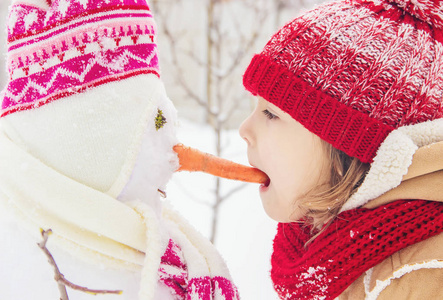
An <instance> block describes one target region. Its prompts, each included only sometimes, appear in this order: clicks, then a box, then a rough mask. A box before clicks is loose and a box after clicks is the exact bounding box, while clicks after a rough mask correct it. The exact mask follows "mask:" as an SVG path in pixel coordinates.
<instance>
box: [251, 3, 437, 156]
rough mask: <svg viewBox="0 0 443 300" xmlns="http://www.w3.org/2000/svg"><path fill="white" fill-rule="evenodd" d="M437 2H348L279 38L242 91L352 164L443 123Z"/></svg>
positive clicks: (293, 25) (319, 11) (308, 17)
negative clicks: (429, 124) (420, 128)
mask: <svg viewBox="0 0 443 300" xmlns="http://www.w3.org/2000/svg"><path fill="white" fill-rule="evenodd" d="M442 18H443V2H442V1H440V0H421V1H408V0H392V1H379V0H373V1H369V0H345V1H340V2H335V3H329V4H325V5H322V6H319V7H318V8H316V9H314V10H312V11H310V12H308V13H306V14H304V15H303V16H301V17H299V18H296V19H294V20H293V21H292V22H290V23H288V24H287V25H285V26H284V27H282V28H281V29H280V31H278V32H277V33H276V34H275V35H274V36H273V37H272V38H271V39H270V40H269V42H268V43H267V45H266V46H265V48H264V49H263V51H262V52H261V53H260V54H257V55H255V56H254V58H253V59H252V61H251V63H250V65H249V67H248V68H247V70H246V72H245V74H244V85H245V87H246V89H247V90H249V91H250V92H252V93H253V94H254V95H258V96H261V97H263V98H265V99H266V100H267V101H269V102H271V103H273V104H275V105H276V106H278V107H279V108H281V109H282V110H283V111H285V112H287V113H288V114H290V115H291V116H292V117H293V118H294V119H295V120H297V121H298V122H300V123H301V124H303V125H304V126H305V127H306V128H307V129H309V130H310V131H312V132H313V133H315V134H316V135H318V136H320V137H321V138H322V139H323V140H325V141H327V142H329V143H331V144H332V145H333V146H334V147H335V148H338V149H340V150H342V151H344V152H345V153H347V154H348V155H350V156H352V157H357V158H359V159H360V160H361V161H363V162H372V161H373V159H374V157H375V155H376V152H377V150H378V149H379V147H380V145H381V143H382V142H383V141H384V140H385V138H386V137H387V136H388V134H389V133H390V132H392V131H393V130H395V129H397V128H399V127H402V126H405V125H413V124H417V123H422V122H425V121H430V120H435V119H439V118H443V101H442V97H443V46H442V42H443V35H442V28H443V19H442Z"/></svg>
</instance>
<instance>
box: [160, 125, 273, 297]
mask: <svg viewBox="0 0 443 300" xmlns="http://www.w3.org/2000/svg"><path fill="white" fill-rule="evenodd" d="M178 138H179V140H180V142H182V143H183V144H185V145H188V146H191V147H195V148H198V149H200V150H203V151H206V152H209V153H214V142H213V140H214V136H213V133H212V131H211V129H210V128H209V127H205V126H201V125H197V124H194V123H191V122H189V121H186V120H181V121H180V127H179V131H178ZM223 145H224V149H225V152H224V153H223V154H222V156H223V157H224V158H228V159H231V160H233V161H236V162H239V163H243V164H248V162H247V157H246V143H245V142H244V141H243V140H242V139H241V138H240V136H239V134H238V132H237V130H232V131H227V132H225V133H224V137H223ZM239 184H242V183H238V182H235V181H229V180H223V182H222V189H223V191H224V193H227V192H229V191H230V190H231V189H233V188H236V187H237V186H238V185H239ZM213 189H214V178H213V177H212V176H209V175H206V174H201V173H188V172H186V173H185V172H183V173H176V174H175V175H174V177H173V179H172V181H171V182H170V183H169V184H168V187H167V195H168V199H169V200H170V201H171V202H172V203H173V204H174V206H175V207H176V208H177V209H178V210H180V211H181V213H182V214H183V215H184V216H185V217H186V218H187V219H188V220H189V221H190V223H191V224H193V225H194V226H195V227H196V228H197V229H198V230H199V231H200V232H202V233H203V234H204V235H205V236H209V234H210V227H211V218H212V212H211V210H210V208H209V207H208V203H211V201H212V199H213V195H212V190H213ZM275 228H276V222H274V221H272V220H271V219H270V218H269V217H267V215H266V214H265V212H264V210H263V208H262V206H261V201H260V197H259V193H258V185H257V184H246V186H245V188H243V189H242V190H241V191H239V192H237V193H235V194H234V195H233V196H231V197H230V198H229V199H227V200H226V202H224V204H222V206H221V211H220V215H219V230H218V232H217V238H216V242H215V244H216V247H217V248H218V249H219V251H220V253H221V254H222V256H223V257H224V258H225V260H226V262H227V264H228V267H229V269H230V271H231V275H232V277H233V279H234V281H235V283H236V284H237V286H238V288H239V291H240V296H241V298H242V299H245V300H274V299H278V297H277V295H276V294H275V292H274V291H273V288H272V284H271V279H270V277H269V270H270V255H271V248H272V239H273V237H274V234H275Z"/></svg>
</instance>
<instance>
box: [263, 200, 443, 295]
mask: <svg viewBox="0 0 443 300" xmlns="http://www.w3.org/2000/svg"><path fill="white" fill-rule="evenodd" d="M442 231H443V204H442V203H439V202H432V201H422V200H409V201H402V200H400V201H395V202H392V203H389V204H387V205H384V206H380V207H378V208H376V209H372V210H370V209H355V210H351V211H346V212H343V213H341V214H340V216H339V217H338V218H337V219H336V220H335V221H334V223H333V224H332V225H331V226H329V227H328V228H327V229H326V230H325V231H324V232H322V233H321V235H320V236H319V237H318V238H316V239H315V240H314V241H313V242H312V243H311V244H309V245H308V246H307V248H305V243H306V242H307V241H308V240H309V239H310V238H311V237H312V236H311V234H309V232H310V231H309V228H306V227H304V225H303V224H300V223H280V224H279V227H278V232H277V235H276V237H275V240H274V253H273V254H272V261H271V262H272V271H271V277H272V281H273V283H274V287H275V290H276V291H277V293H278V295H279V296H280V299H323V300H328V299H331V300H332V299H335V298H336V297H337V296H339V295H340V294H341V293H342V292H343V291H344V290H345V289H346V288H347V287H348V286H349V285H350V284H351V283H352V282H354V281H355V280H356V279H357V278H358V277H359V276H360V275H361V274H363V273H364V272H365V271H366V270H368V269H370V268H372V267H373V266H375V265H377V264H378V263H380V262H382V261H383V260H384V259H386V258H387V257H389V256H390V255H392V254H393V253H395V252H397V251H398V250H400V249H403V248H405V247H407V246H409V245H412V244H415V243H418V242H420V241H423V240H425V239H427V238H429V237H432V236H434V235H436V234H439V233H440V232H442Z"/></svg>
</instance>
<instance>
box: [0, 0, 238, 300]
mask: <svg viewBox="0 0 443 300" xmlns="http://www.w3.org/2000/svg"><path fill="white" fill-rule="evenodd" d="M7 63H8V70H9V75H10V80H9V82H8V83H7V86H6V87H5V89H4V91H3V94H2V109H1V118H0V122H1V123H0V124H1V128H0V204H1V207H2V208H1V209H0V212H1V216H0V222H1V227H0V239H1V243H0V245H1V246H0V266H1V268H0V278H1V280H0V298H1V299H45V300H46V299H63V300H65V299H67V298H68V296H69V297H70V299H74V300H78V299H126V300H128V299H131V300H134V299H143V300H149V299H157V300H169V299H220V300H221V299H238V293H237V289H236V287H235V286H234V285H233V284H232V282H231V279H230V275H229V272H228V270H227V268H226V266H225V263H224V261H223V260H222V259H221V257H220V256H219V255H218V253H217V251H216V250H215V248H214V247H213V246H212V245H211V244H210V243H209V241H207V240H206V239H204V238H203V237H202V236H200V235H199V234H198V233H197V232H196V231H195V230H194V229H192V228H191V227H190V226H189V225H188V224H187V223H186V222H185V221H184V220H183V219H182V218H181V217H180V215H179V214H178V213H176V212H174V211H173V210H172V209H171V208H170V207H169V206H168V205H164V204H163V202H161V201H160V195H161V194H164V193H163V192H162V191H163V190H164V186H165V185H166V183H167V182H168V180H169V178H170V177H171V175H172V173H173V172H174V171H175V170H176V169H177V168H178V161H177V156H176V154H175V153H174V152H173V150H172V149H173V146H174V145H176V144H177V140H176V136H175V125H176V124H175V123H176V111H175V108H174V106H173V104H172V102H171V101H170V100H169V99H168V97H167V96H166V93H165V90H164V87H163V83H162V81H161V80H160V73H159V65H158V50H157V45H156V27H155V22H154V20H153V17H152V14H151V11H150V10H149V7H148V5H147V3H146V2H145V1H144V0H107V1H101V0H82V1H77V0H52V1H51V0H20V1H13V3H12V5H11V7H10V14H9V19H8V56H7ZM51 232H52V234H50V233H51ZM37 243H38V244H39V246H38V245H37ZM43 250H45V251H47V252H44V251H43ZM49 254H51V255H52V257H53V259H54V261H52V263H49V262H48V259H49V256H50V255H49ZM56 267H57V268H58V270H56V271H54V270H55V268H56ZM61 274H63V275H64V278H65V279H67V280H69V281H70V282H72V283H74V284H77V285H78V286H77V287H74V289H72V288H71V285H69V284H68V283H67V282H66V281H62V280H63V277H62V276H61ZM66 286H69V287H68V288H67V291H66ZM94 293H98V296H97V297H98V298H97V297H96V296H94V295H93V294H94Z"/></svg>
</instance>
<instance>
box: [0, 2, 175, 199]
mask: <svg viewBox="0 0 443 300" xmlns="http://www.w3.org/2000/svg"><path fill="white" fill-rule="evenodd" d="M7 33H8V41H7V42H8V43H7V50H8V53H7V67H8V71H9V81H8V83H7V85H6V87H5V89H4V90H3V92H2V108H1V119H0V121H1V125H2V127H3V131H4V132H5V133H6V134H7V135H8V137H9V138H10V139H11V140H13V141H14V142H15V143H17V144H19V145H20V146H22V147H23V148H24V149H26V150H27V151H28V152H30V153H31V154H32V155H34V156H35V157H37V158H39V159H40V160H41V161H43V162H44V163H46V164H47V165H49V166H50V167H52V168H54V169H56V170H57V171H59V172H61V173H63V174H64V175H66V176H69V177H71V178H73V179H75V180H77V181H79V182H81V183H84V184H86V185H88V186H90V187H93V188H95V189H98V190H100V191H103V192H107V193H109V194H111V195H113V196H116V195H118V194H119V193H120V192H121V190H122V189H123V187H124V186H125V184H126V183H127V181H128V178H129V176H130V175H131V172H132V169H133V167H134V164H135V161H136V157H137V155H138V153H139V151H140V147H141V144H142V141H143V138H144V135H146V132H147V131H148V132H150V133H151V134H152V135H155V134H156V132H157V131H158V129H159V128H160V127H163V126H164V125H165V124H168V126H172V124H174V119H175V117H176V116H175V113H176V112H175V109H174V107H173V105H172V103H171V102H170V100H169V99H168V98H167V97H166V94H165V91H164V87H163V84H162V82H161V80H160V71H159V64H158V52H157V45H156V24H155V22H154V19H153V16H152V13H151V11H150V9H149V6H148V4H147V3H146V1H145V0H107V1H101V0H52V1H51V0H20V1H15V0H14V1H13V3H12V5H11V6H10V11H9V18H8V23H7ZM156 120H157V122H156ZM165 122H168V123H165ZM156 125H157V126H156ZM147 128H148V129H147ZM171 135H172V136H173V135H174V134H171ZM171 143H173V142H172V141H171ZM169 148H170V149H171V150H170V152H171V153H172V144H171V145H170V146H169Z"/></svg>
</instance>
